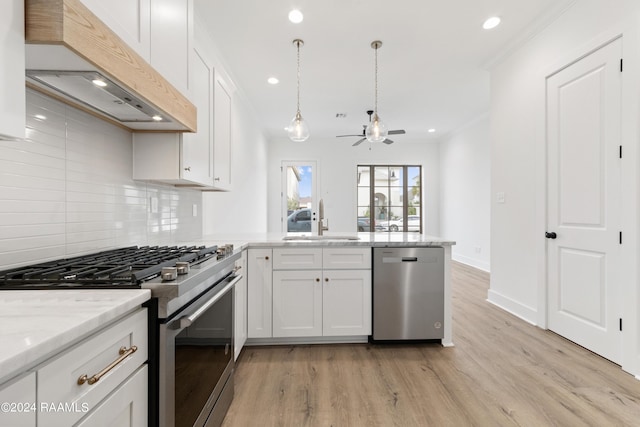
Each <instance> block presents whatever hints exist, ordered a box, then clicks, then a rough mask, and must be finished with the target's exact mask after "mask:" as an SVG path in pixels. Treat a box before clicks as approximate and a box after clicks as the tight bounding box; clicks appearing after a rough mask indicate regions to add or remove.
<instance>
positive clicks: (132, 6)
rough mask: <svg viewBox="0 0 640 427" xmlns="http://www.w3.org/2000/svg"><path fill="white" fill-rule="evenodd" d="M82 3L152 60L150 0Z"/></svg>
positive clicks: (99, 0)
mask: <svg viewBox="0 0 640 427" xmlns="http://www.w3.org/2000/svg"><path fill="white" fill-rule="evenodd" d="M82 3H84V5H85V6H87V8H88V9H89V10H90V11H91V12H93V14H94V15H96V16H97V17H98V19H100V20H101V21H102V22H104V23H105V24H106V25H107V27H109V28H110V29H111V30H112V31H113V32H114V33H116V34H117V35H118V36H119V37H120V38H121V39H122V40H123V41H124V42H125V43H126V44H127V45H129V47H131V48H132V49H133V50H134V51H135V52H136V53H137V54H138V55H140V56H141V57H142V58H143V59H144V60H145V61H147V62H150V61H149V59H150V50H151V31H150V27H151V3H150V0H110V1H104V0H82ZM23 72H24V70H23Z"/></svg>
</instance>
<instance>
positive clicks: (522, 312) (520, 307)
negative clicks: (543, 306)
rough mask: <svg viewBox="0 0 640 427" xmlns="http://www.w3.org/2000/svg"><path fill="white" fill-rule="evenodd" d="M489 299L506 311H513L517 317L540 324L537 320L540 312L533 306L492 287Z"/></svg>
mask: <svg viewBox="0 0 640 427" xmlns="http://www.w3.org/2000/svg"><path fill="white" fill-rule="evenodd" d="M487 301H488V302H490V303H491V304H493V305H495V306H496V307H499V308H501V309H503V310H504V311H506V312H508V313H511V314H513V315H514V316H516V317H519V318H520V319H522V320H524V321H525V322H527V323H530V324H532V325H534V326H538V323H537V322H536V320H537V318H538V313H537V312H536V310H534V309H533V308H531V307H527V306H526V305H524V304H521V303H519V302H518V301H515V300H513V299H511V298H509V297H506V296H504V295H502V294H500V293H498V292H496V291H494V290H492V289H489V293H488V295H487Z"/></svg>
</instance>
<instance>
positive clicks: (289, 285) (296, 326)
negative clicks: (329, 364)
mask: <svg viewBox="0 0 640 427" xmlns="http://www.w3.org/2000/svg"><path fill="white" fill-rule="evenodd" d="M274 252H275V250H274ZM322 283H323V282H322V270H284V271H274V272H273V336H274V337H318V336H322V335H323V333H322V311H323V304H322V291H323V290H322Z"/></svg>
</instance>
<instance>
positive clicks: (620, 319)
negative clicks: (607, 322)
mask: <svg viewBox="0 0 640 427" xmlns="http://www.w3.org/2000/svg"><path fill="white" fill-rule="evenodd" d="M620 330H621V331H622V317H621V318H620Z"/></svg>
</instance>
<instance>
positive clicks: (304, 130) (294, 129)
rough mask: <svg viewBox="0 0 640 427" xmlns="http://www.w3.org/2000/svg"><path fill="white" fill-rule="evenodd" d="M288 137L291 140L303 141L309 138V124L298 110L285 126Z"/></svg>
mask: <svg viewBox="0 0 640 427" xmlns="http://www.w3.org/2000/svg"><path fill="white" fill-rule="evenodd" d="M287 133H288V135H289V139H290V140H291V141H293V142H304V141H306V140H307V139H309V126H308V125H307V122H306V121H305V120H304V119H303V118H302V114H300V111H298V112H297V113H296V115H295V117H294V118H293V120H291V124H289V127H288V128H287Z"/></svg>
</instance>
